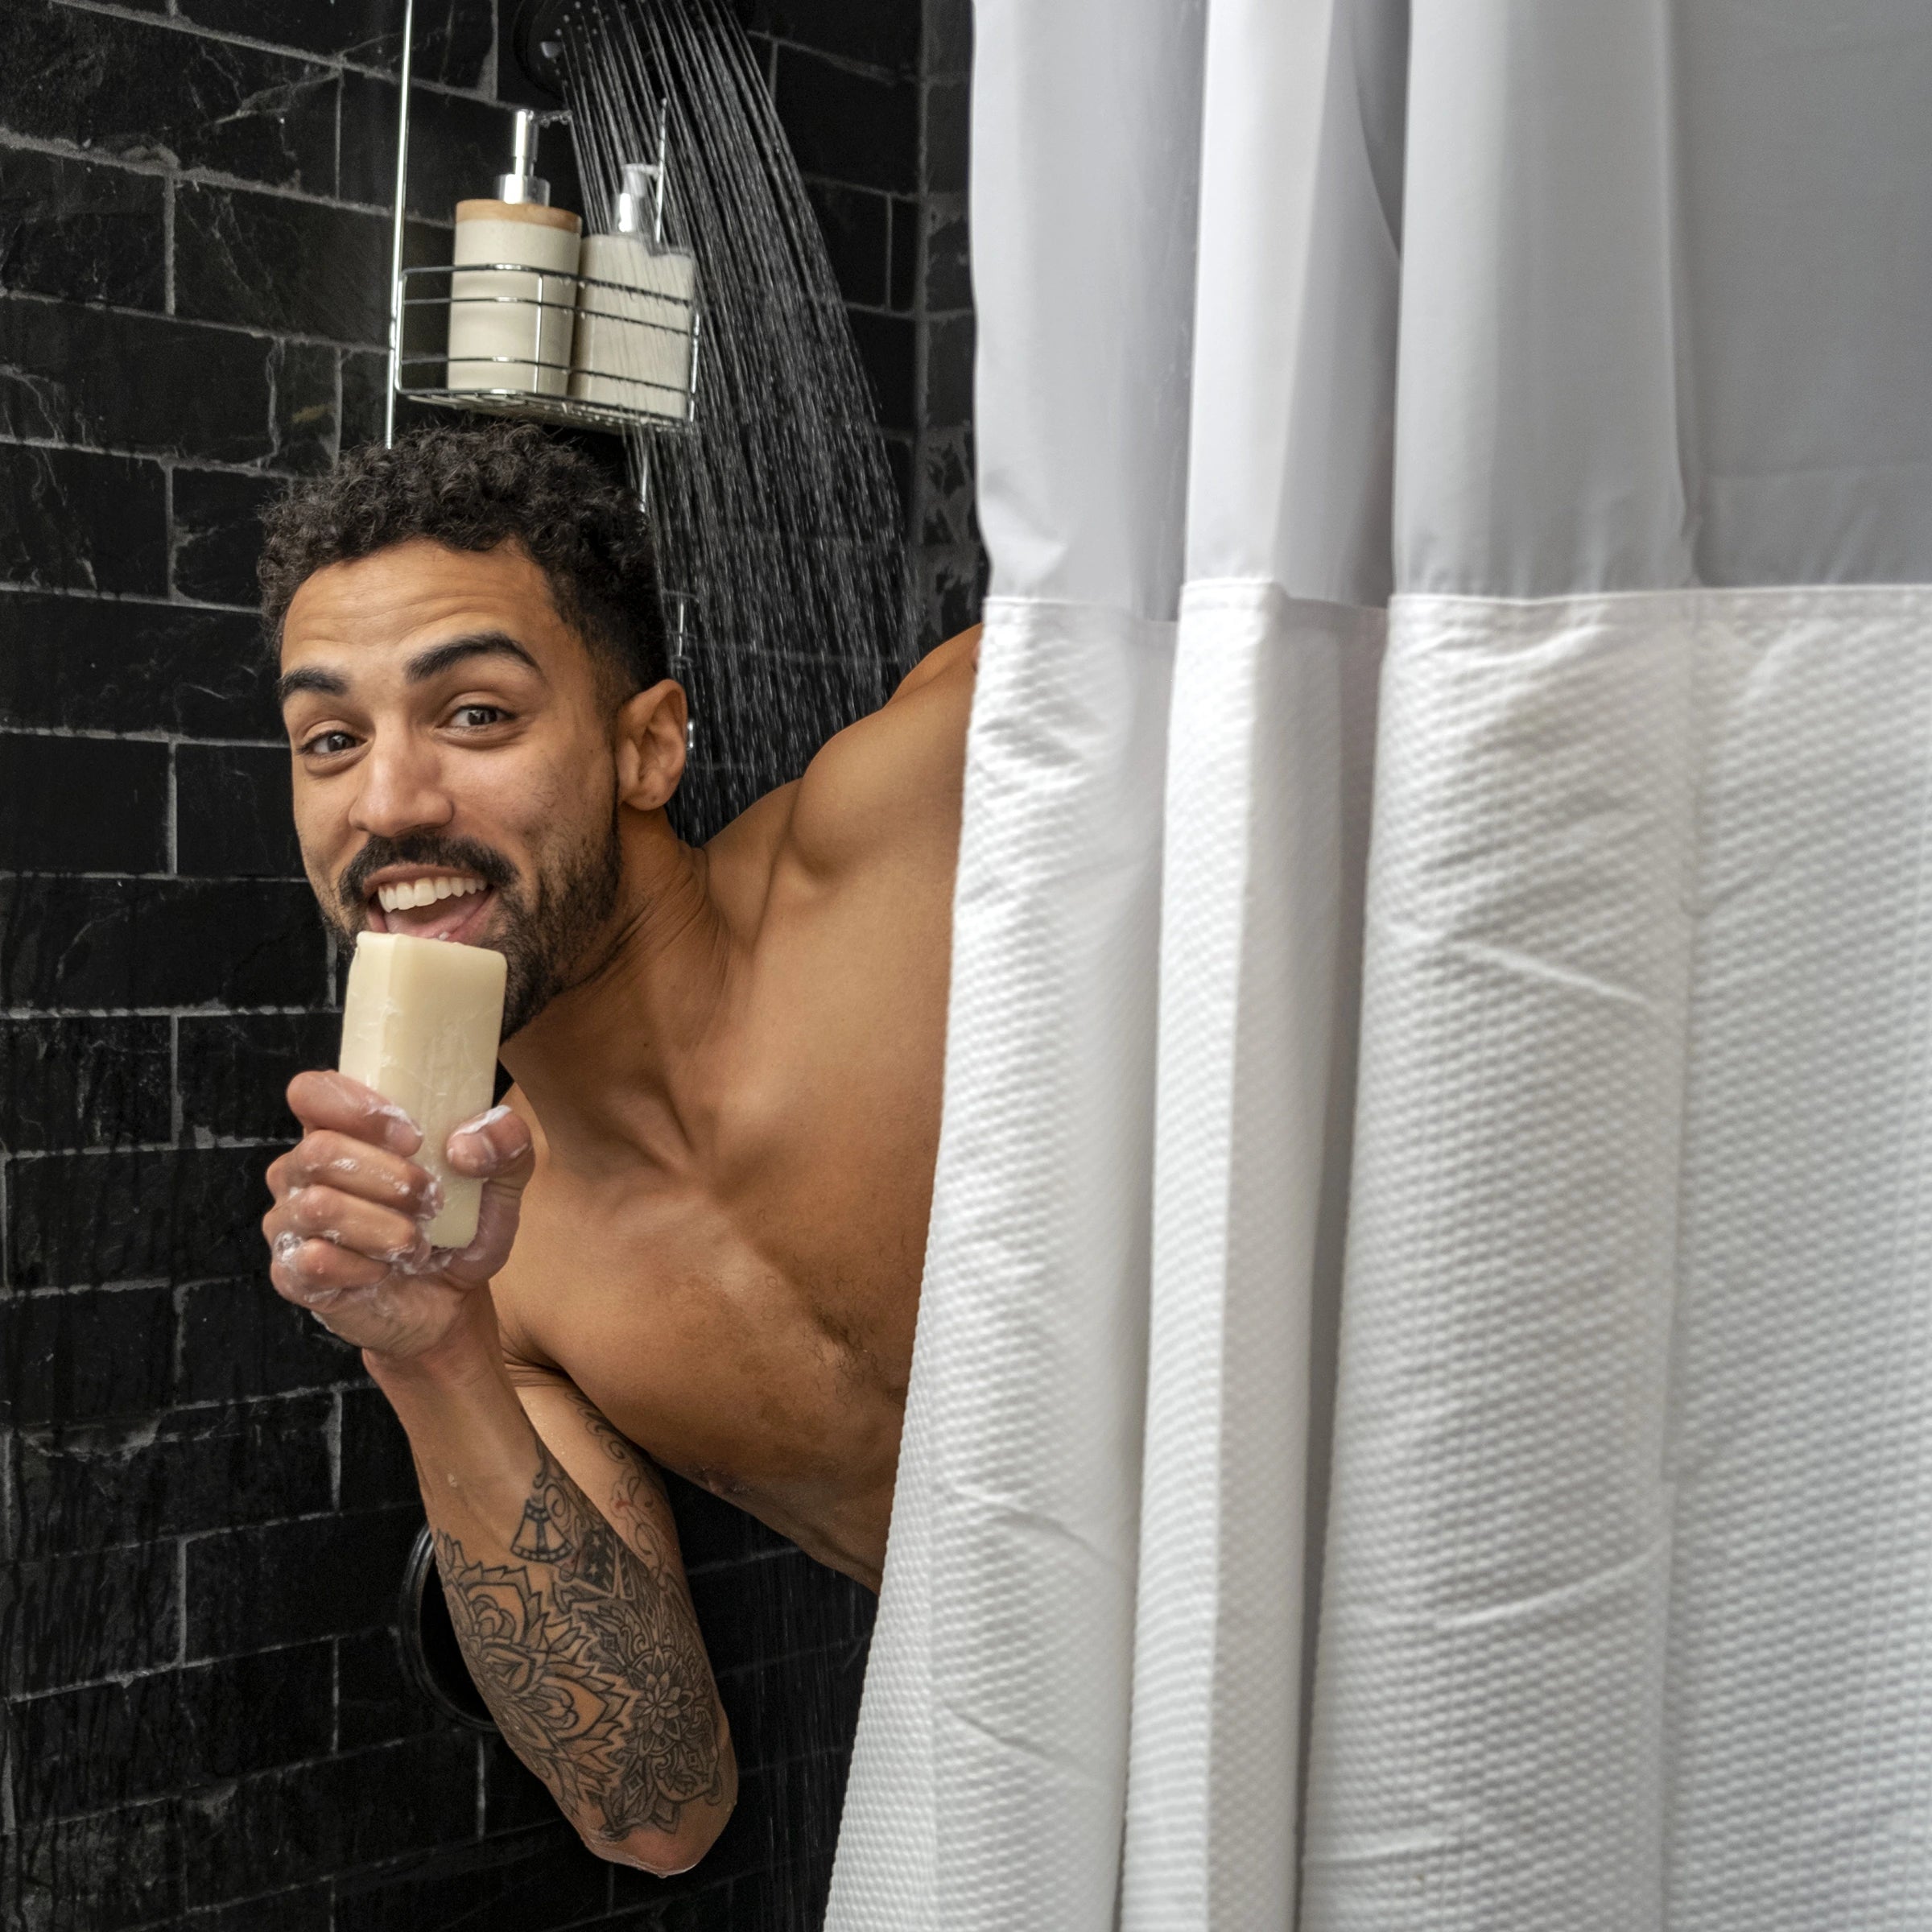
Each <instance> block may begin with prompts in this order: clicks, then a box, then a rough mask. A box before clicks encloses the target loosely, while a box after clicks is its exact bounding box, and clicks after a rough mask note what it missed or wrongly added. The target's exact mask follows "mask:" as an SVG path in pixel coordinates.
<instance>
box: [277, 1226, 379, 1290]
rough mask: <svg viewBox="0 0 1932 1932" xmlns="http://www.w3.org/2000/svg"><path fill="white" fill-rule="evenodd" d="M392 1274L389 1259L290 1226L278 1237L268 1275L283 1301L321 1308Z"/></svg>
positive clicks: (372, 1285)
mask: <svg viewBox="0 0 1932 1932" xmlns="http://www.w3.org/2000/svg"><path fill="white" fill-rule="evenodd" d="M389 1273H390V1269H389V1266H388V1264H387V1263H386V1262H383V1261H371V1260H370V1259H369V1257H368V1256H367V1255H365V1254H355V1253H351V1252H350V1251H349V1249H346V1248H338V1247H337V1246H336V1245H335V1243H334V1242H333V1241H317V1240H313V1239H304V1238H303V1236H301V1235H299V1234H297V1233H295V1232H294V1231H293V1230H292V1229H287V1230H284V1231H283V1232H282V1233H281V1234H280V1235H279V1236H277V1237H276V1240H275V1259H274V1260H273V1261H272V1262H271V1263H270V1266H269V1270H268V1278H269V1280H270V1282H273V1283H274V1285H275V1292H276V1294H279V1295H280V1296H281V1297H282V1298H283V1300H284V1301H287V1302H297V1303H299V1305H300V1306H301V1307H304V1308H322V1307H327V1306H328V1304H329V1303H330V1302H333V1301H336V1300H339V1299H340V1298H341V1297H342V1296H343V1295H345V1294H350V1293H353V1291H354V1290H357V1289H359V1288H373V1287H374V1286H376V1284H377V1283H378V1282H381V1281H384V1280H386V1279H387V1278H388V1276H389Z"/></svg>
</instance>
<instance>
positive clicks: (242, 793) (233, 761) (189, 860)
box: [175, 477, 302, 879]
mask: <svg viewBox="0 0 1932 1932" xmlns="http://www.w3.org/2000/svg"><path fill="white" fill-rule="evenodd" d="M175 481H176V484H177V486H178V485H179V484H180V478H179V477H177V478H176V479H175ZM288 782H289V770H288V753H287V752H286V751H285V750H283V749H281V748H280V747H279V746H277V745H269V746H262V745H183V746H182V747H181V748H180V750H179V751H177V752H176V753H175V870H176V871H178V872H180V873H182V874H184V876H186V877H196V876H200V877H208V878H230V879H237V878H239V879H299V878H300V877H302V848H301V847H300V845H299V844H297V842H296V840H295V819H294V816H293V814H292V811H291V805H290V800H289V790H288Z"/></svg>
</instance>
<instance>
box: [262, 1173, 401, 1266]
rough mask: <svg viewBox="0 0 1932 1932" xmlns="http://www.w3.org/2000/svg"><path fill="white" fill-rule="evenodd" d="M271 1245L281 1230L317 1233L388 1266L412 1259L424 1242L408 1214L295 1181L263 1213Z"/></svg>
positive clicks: (305, 1235) (309, 1233)
mask: <svg viewBox="0 0 1932 1932" xmlns="http://www.w3.org/2000/svg"><path fill="white" fill-rule="evenodd" d="M269 1223H270V1229H271V1231H270V1235H269V1240H270V1244H271V1245H272V1244H273V1242H274V1241H275V1239H276V1237H277V1236H279V1235H280V1234H281V1233H282V1232H283V1231H284V1230H287V1231H291V1232H294V1233H296V1234H299V1235H302V1236H304V1237H308V1236H319V1237H320V1238H321V1239H322V1240H324V1241H333V1242H334V1243H336V1245H337V1246H339V1247H343V1248H348V1249H353V1250H354V1252H355V1253H357V1254H365V1255H367V1256H369V1257H370V1258H371V1259H372V1260H374V1261H382V1262H384V1263H386V1265H389V1266H390V1267H394V1266H395V1265H397V1264H398V1262H402V1261H408V1260H411V1259H412V1258H413V1257H416V1256H417V1255H419V1253H423V1251H425V1250H426V1249H427V1247H428V1245H429V1244H428V1243H427V1241H425V1240H424V1239H423V1229H422V1228H421V1226H420V1224H419V1223H417V1222H416V1221H415V1220H412V1219H411V1217H410V1216H407V1215H405V1214H398V1212H396V1210H395V1209H394V1208H380V1207H378V1206H377V1205H376V1204H375V1203H374V1202H371V1201H365V1200H359V1199H357V1197H356V1196H355V1195H353V1194H344V1193H343V1192H342V1191H341V1190H340V1189H339V1188H335V1187H296V1188H294V1189H291V1191H290V1193H289V1195H288V1198H287V1199H286V1200H285V1201H283V1203H281V1205H280V1206H279V1207H278V1208H275V1209H274V1210H273V1211H272V1212H270V1216H269Z"/></svg>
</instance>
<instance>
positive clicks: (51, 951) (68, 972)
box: [0, 877, 330, 1006]
mask: <svg viewBox="0 0 1932 1932" xmlns="http://www.w3.org/2000/svg"><path fill="white" fill-rule="evenodd" d="M327 958H328V955H327V952H326V949H325V947H324V939H323V935H322V931H321V929H320V924H319V923H318V917H317V914H316V903H315V898H314V895H313V894H311V892H310V891H309V890H308V886H296V885H292V884H285V883H283V882H281V881H276V880H270V879H241V880H225V879H208V880H202V879H64V878H56V877H34V878H12V879H8V878H0V1000H3V1001H5V1002H6V1004H7V1005H13V1006H54V1005H59V1006H199V1005H204V1004H208V1003H209V1002H214V1003H217V1004H221V1005H229V1006H305V1005H320V1004H321V1003H322V1002H323V1001H325V1000H327V999H328V997H329V993H330V988H329V985H328V972H327Z"/></svg>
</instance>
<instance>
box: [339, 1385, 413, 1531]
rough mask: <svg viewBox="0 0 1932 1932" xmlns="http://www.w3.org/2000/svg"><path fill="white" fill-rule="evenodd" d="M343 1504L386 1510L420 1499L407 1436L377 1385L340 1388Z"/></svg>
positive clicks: (348, 1506)
mask: <svg viewBox="0 0 1932 1932" xmlns="http://www.w3.org/2000/svg"><path fill="white" fill-rule="evenodd" d="M341 1399H342V1507H343V1508H344V1509H387V1508H391V1507H399V1506H401V1505H407V1504H411V1503H415V1502H417V1501H419V1495H418V1492H417V1488H416V1466H415V1462H414V1461H413V1460H412V1459H411V1456H410V1453H409V1438H408V1436H407V1435H406V1434H404V1432H403V1425H402V1424H401V1423H400V1422H398V1421H397V1420H396V1412H395V1411H394V1410H393V1409H391V1408H390V1406H389V1398H388V1397H386V1395H384V1394H383V1393H382V1390H381V1389H377V1388H374V1387H373V1386H372V1387H365V1388H361V1389H344V1390H343V1391H342V1398H341Z"/></svg>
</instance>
